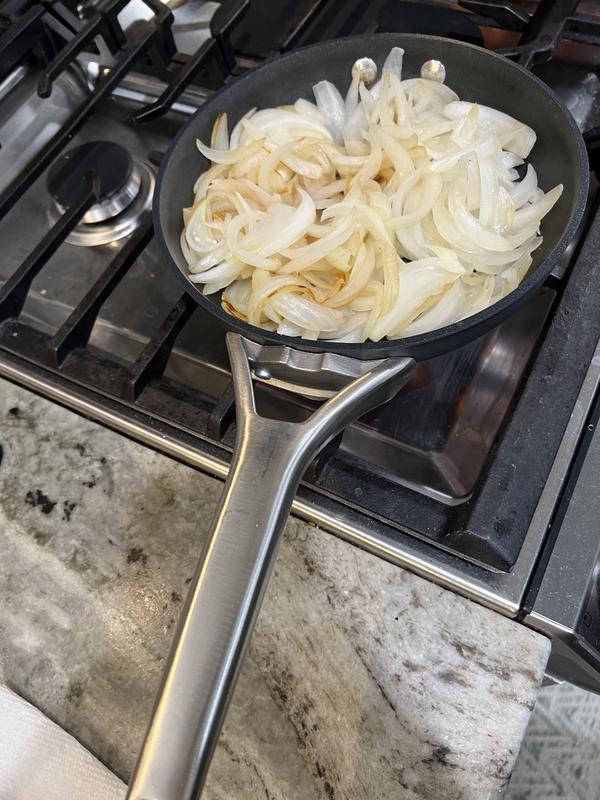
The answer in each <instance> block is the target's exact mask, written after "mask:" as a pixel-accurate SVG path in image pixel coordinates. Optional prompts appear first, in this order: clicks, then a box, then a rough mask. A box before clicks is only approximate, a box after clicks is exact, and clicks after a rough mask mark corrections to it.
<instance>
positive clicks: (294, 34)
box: [281, 0, 327, 52]
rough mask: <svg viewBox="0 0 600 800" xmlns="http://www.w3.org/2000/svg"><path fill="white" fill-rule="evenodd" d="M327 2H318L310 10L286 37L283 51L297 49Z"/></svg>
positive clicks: (323, 0)
mask: <svg viewBox="0 0 600 800" xmlns="http://www.w3.org/2000/svg"><path fill="white" fill-rule="evenodd" d="M326 2H327V0H317V1H316V3H315V4H314V5H313V6H312V7H311V8H309V9H308V11H307V12H306V14H305V15H304V16H303V17H302V19H301V20H300V21H299V22H298V24H297V25H296V26H295V28H294V29H293V30H292V31H290V33H289V34H288V35H287V36H286V38H285V41H284V42H283V43H282V46H281V49H282V51H284V52H285V51H287V50H290V49H291V48H293V47H295V46H296V45H297V44H298V42H299V41H300V39H301V38H302V36H303V35H304V34H305V33H306V31H307V30H308V29H309V27H310V26H311V25H312V23H313V21H314V19H315V17H317V16H318V15H319V14H320V12H321V11H322V9H323V8H324V7H325V4H326Z"/></svg>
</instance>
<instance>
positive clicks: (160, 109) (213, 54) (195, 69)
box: [133, 39, 226, 122]
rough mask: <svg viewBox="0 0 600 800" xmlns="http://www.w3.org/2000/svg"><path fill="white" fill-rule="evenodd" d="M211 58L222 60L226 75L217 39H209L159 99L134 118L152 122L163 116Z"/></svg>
mask: <svg viewBox="0 0 600 800" xmlns="http://www.w3.org/2000/svg"><path fill="white" fill-rule="evenodd" d="M210 59H215V60H217V61H218V62H221V67H222V70H221V72H222V76H223V78H224V77H225V75H226V72H225V69H224V65H223V64H222V57H221V52H220V50H219V47H218V45H217V42H216V41H215V39H207V40H206V41H205V42H203V43H202V45H201V46H200V47H199V48H198V50H197V52H196V53H195V54H194V55H193V56H191V57H190V59H189V60H188V61H187V63H186V64H185V66H184V67H183V68H182V69H181V70H180V71H179V72H178V74H177V75H175V77H174V78H173V80H172V81H171V83H170V84H169V85H168V86H167V88H166V89H165V91H164V92H163V93H162V94H161V96H160V97H159V98H158V100H155V101H154V103H151V104H150V105H148V106H145V107H144V108H142V109H141V111H138V112H137V113H136V114H134V116H133V119H134V120H135V121H136V122H150V121H151V120H153V119H157V118H158V117H162V116H163V114H166V113H167V111H168V110H169V109H170V108H171V106H172V105H173V103H174V102H175V101H176V100H177V98H178V97H179V96H180V95H181V93H182V92H183V91H185V89H187V87H188V86H189V85H190V83H191V82H192V81H193V80H194V78H195V77H196V75H197V74H198V73H199V72H200V71H201V70H202V69H204V67H206V65H207V64H208V62H209V61H210Z"/></svg>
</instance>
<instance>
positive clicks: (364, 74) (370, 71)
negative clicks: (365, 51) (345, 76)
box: [352, 56, 377, 83]
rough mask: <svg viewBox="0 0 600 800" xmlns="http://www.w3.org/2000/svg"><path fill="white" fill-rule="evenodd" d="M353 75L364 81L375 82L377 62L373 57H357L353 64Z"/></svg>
mask: <svg viewBox="0 0 600 800" xmlns="http://www.w3.org/2000/svg"><path fill="white" fill-rule="evenodd" d="M352 77H353V78H356V77H358V78H359V80H361V81H363V83H373V81H374V80H375V78H376V77H377V64H376V63H375V62H374V61H373V59H372V58H367V57H366V56H364V57H363V58H357V59H356V61H355V62H354V64H353V65H352Z"/></svg>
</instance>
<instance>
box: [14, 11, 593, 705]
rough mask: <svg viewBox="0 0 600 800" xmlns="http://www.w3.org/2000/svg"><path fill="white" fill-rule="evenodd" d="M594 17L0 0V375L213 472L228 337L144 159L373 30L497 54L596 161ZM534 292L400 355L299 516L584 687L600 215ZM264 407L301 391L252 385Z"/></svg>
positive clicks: (228, 420)
mask: <svg viewBox="0 0 600 800" xmlns="http://www.w3.org/2000/svg"><path fill="white" fill-rule="evenodd" d="M595 6H596V4H595V3H584V2H581V3H577V2H564V0H563V1H561V2H548V0H542V2H539V3H535V2H534V3H505V2H485V1H483V0H465V1H464V2H461V3H451V2H441V3H440V2H438V3H433V2H402V0H395V1H393V0H377V1H376V2H366V0H352V2H341V0H340V1H339V2H337V0H329V1H328V2H322V0H305V1H304V2H293V3H292V2H287V1H286V2H282V3H279V4H278V5H277V7H276V10H274V6H273V5H272V4H269V3H267V2H266V0H250V1H249V0H237V1H236V2H231V1H229V0H228V2H223V3H221V4H218V3H213V2H200V1H199V0H187V2H185V0H184V2H179V1H178V0H176V1H175V2H171V3H164V4H163V3H161V2H158V0H130V2H129V3H126V2H124V0H100V2H95V0H89V2H86V0H81V2H79V3H74V2H71V0H56V1H55V2H45V3H44V4H38V3H36V2H32V1H31V0H6V1H5V2H4V3H3V4H2V5H0V143H1V148H0V165H1V166H2V169H0V215H1V217H2V219H1V221H0V236H1V237H2V243H3V249H2V250H3V252H2V258H1V259H0V375H2V376H4V377H6V378H8V379H10V380H13V381H16V382H18V383H21V384H23V385H24V386H27V387H29V388H30V389H32V390H33V391H36V392H39V393H41V394H44V395H46V396H47V397H50V398H52V399H54V400H55V401H57V402H59V403H62V404H64V405H66V406H68V407H70V408H73V409H75V410H77V411H79V412H80V413H82V414H84V415H86V416H88V417H90V418H92V419H95V420H98V421H100V422H102V423H104V424H106V425H108V426H111V427H113V428H115V429H116V430H118V431H121V432H122V433H124V434H125V435H128V436H131V437H132V438H135V439H138V440H139V441H141V442H143V443H145V444H147V445H148V446H150V447H154V448H156V449H158V450H161V451H162V452H165V453H167V454H169V455H170V456H173V457H175V458H178V459H180V460H182V461H184V462H186V463H188V464H190V465H191V466H193V467H196V468H198V469H201V470H204V471H207V472H209V473H211V474H213V475H215V476H216V477H219V478H224V477H225V476H226V474H227V470H228V463H229V460H230V456H231V451H232V446H233V441H234V401H233V392H232V387H231V376H230V372H229V366H228V360H227V355H226V351H225V345H224V336H223V333H222V331H221V329H220V328H219V327H218V326H217V323H216V322H215V321H214V320H213V319H212V318H207V317H206V316H204V315H202V313H201V311H200V310H199V309H196V306H195V304H194V303H193V301H191V300H190V299H189V297H188V296H187V295H185V294H184V295H182V294H181V289H180V288H179V287H178V284H177V283H176V281H175V279H174V278H173V277H172V276H171V274H170V273H169V271H168V270H167V269H165V268H164V265H163V262H162V259H161V256H160V254H159V252H158V249H157V248H156V245H155V242H154V240H153V230H152V224H151V220H150V215H149V209H150V207H151V202H152V193H153V189H154V184H155V174H156V169H157V166H158V165H159V164H160V160H161V157H162V155H163V154H164V152H165V150H166V149H167V147H168V146H169V143H170V142H171V140H172V139H173V137H174V136H175V134H176V133H177V131H178V129H179V127H180V126H181V125H182V124H183V122H184V121H185V120H186V118H187V117H188V116H189V115H190V114H192V113H193V112H194V111H195V110H196V109H197V108H198V107H199V106H201V104H202V103H203V102H204V101H205V99H206V98H207V97H208V96H209V95H210V94H211V93H212V92H214V91H215V90H216V89H218V88H219V87H220V86H222V85H224V84H225V83H226V82H227V81H229V80H231V79H232V77H235V76H236V75H239V74H241V73H242V72H243V71H245V70H247V69H251V68H252V67H253V66H255V65H257V64H260V63H262V62H263V61H264V60H265V59H269V58H272V57H274V56H276V55H277V54H278V53H281V52H284V51H286V50H289V49H291V48H295V47H300V46H302V45H304V44H308V43H312V42H315V41H319V40H324V39H328V38H333V37H336V36H347V35H351V34H355V33H362V32H373V31H407V32H411V31H412V32H420V33H433V34H438V35H445V36H451V37H453V38H459V39H463V40H466V41H470V42H474V43H476V44H480V45H483V46H487V47H492V48H494V49H499V50H501V51H503V52H504V53H505V54H506V55H507V56H508V57H511V58H514V59H516V60H518V61H520V62H521V63H522V64H523V65H525V66H526V67H528V68H530V69H532V70H534V71H535V72H536V74H538V75H539V76H540V77H541V78H542V79H543V80H545V81H546V82H548V83H549V84H550V85H551V86H552V87H553V88H554V89H555V90H556V91H557V93H558V94H559V95H560V96H561V97H562V99H563V100H564V102H565V103H566V105H567V106H568V107H569V109H570V110H571V112H572V113H573V115H574V117H575V119H576V120H577V122H578V124H579V125H580V127H581V128H582V130H584V131H585V132H586V141H587V143H588V147H589V154H590V163H591V167H592V169H595V168H596V167H597V165H598V164H599V163H600V162H599V161H598V148H599V147H600V145H599V144H598V143H599V142H600V128H599V127H598V126H599V125H600V102H598V100H599V98H600V81H599V79H598V77H597V72H598V66H599V64H600V16H594V15H593V11H594V7H595ZM591 186H592V188H591V191H590V198H589V202H588V208H587V213H586V216H585V219H584V222H583V224H582V226H581V228H580V230H579V232H578V235H577V237H576V240H575V241H574V242H573V244H572V246H571V247H570V248H569V250H568V253H567V254H566V256H565V258H564V259H563V260H562V261H561V263H560V264H559V265H558V266H557V268H556V269H555V270H554V273H553V275H552V276H551V278H550V280H549V281H548V282H547V284H546V285H545V286H544V287H543V288H542V290H541V291H540V292H539V293H538V295H536V296H535V297H534V298H533V299H532V300H531V301H530V302H529V303H528V304H527V305H526V306H524V307H523V308H522V309H521V310H520V311H519V312H518V313H517V314H516V315H515V316H514V317H513V318H511V319H510V320H509V321H508V322H505V323H503V324H502V325H500V326H499V327H498V328H496V329H495V330H494V331H493V332H492V333H490V334H489V335H487V336H485V337H483V338H482V339H480V340H478V341H476V342H474V343H472V344H470V345H468V346H467V347H464V348H463V349H461V350H458V351H455V352H454V353H451V354H449V355H447V356H443V357H440V358H437V359H435V360H432V361H429V362H425V363H422V364H420V365H419V367H418V369H417V371H416V373H415V375H414V377H413V379H412V380H411V383H410V384H409V385H408V387H407V388H406V389H405V390H404V391H403V392H401V393H400V395H398V397H397V398H396V399H395V400H393V401H391V402H390V403H388V404H387V405H385V406H383V407H382V408H380V409H378V410H376V411H374V412H372V413H371V414H369V415H367V416H366V417H364V418H363V419H361V420H360V421H359V422H357V423H356V424H354V425H352V426H351V427H350V428H349V429H348V430H347V431H346V432H345V433H344V434H343V435H342V436H341V437H338V439H337V440H335V441H334V442H332V443H331V444H330V445H329V446H328V447H327V448H326V450H325V451H324V452H323V453H322V454H321V455H320V456H319V457H318V459H317V460H316V461H315V462H314V463H313V464H312V465H311V467H310V469H309V470H308V472H307V474H306V475H305V478H304V481H303V484H302V486H301V488H300V491H299V493H298V496H297V498H296V500H295V502H294V506H293V510H294V512H295V513H296V514H298V515H300V516H302V517H304V518H305V519H308V520H309V521H312V522H314V523H315V524H318V525H319V526H321V527H322V528H324V529H325V530H327V531H330V532H332V533H334V534H336V535H338V536H341V537H343V538H345V539H347V540H349V541H351V542H353V543H354V544H356V545H358V546H360V547H363V548H365V549H367V550H370V551H371V552H373V553H376V554H378V555H380V556H382V557H383V558H386V559H388V560H391V561H393V562H395V563H397V564H399V565H402V566H404V567H407V568H409V569H412V570H414V571H416V572H418V573H420V574H421V575H424V576H426V577H428V578H429V579H431V580H434V581H436V582H438V583H440V584H443V585H444V586H447V587H448V588H451V589H453V590H454V591H457V592H460V593H462V594H465V595H467V596H469V597H471V598H472V599H474V600H476V601H478V602H481V603H483V604H485V605H488V606H490V607H492V608H494V609H496V610H497V611H498V612H500V613H502V614H505V615H507V616H511V617H513V618H515V619H518V620H520V621H521V622H522V623H523V624H525V625H529V626H532V627H534V628H536V629H538V630H540V631H542V632H544V633H545V634H547V635H549V636H551V637H552V640H553V654H552V658H551V661H550V666H549V670H550V672H551V673H552V674H554V675H555V676H556V677H558V678H563V679H565V678H566V679H568V680H571V681H573V682H577V683H579V684H581V685H584V686H587V687H589V688H592V689H595V690H597V691H600V607H599V604H598V598H597V572H598V565H599V564H600V561H599V558H598V551H599V546H600V528H599V526H598V523H597V516H598V515H597V513H596V507H597V505H598V504H599V503H600V477H599V475H600V469H599V468H600V437H599V436H597V435H596V424H597V417H598V415H599V413H600V404H599V402H598V399H597V392H598V386H599V382H600V345H599V340H600V314H598V308H599V307H600V280H599V278H600V270H599V269H598V268H597V253H598V251H599V249H600V211H599V208H598V191H597V190H598V183H597V182H596V181H595V179H594V180H592V182H591ZM257 402H258V404H259V407H260V411H261V412H262V413H265V414H267V415H269V416H276V417H280V418H290V419H300V418H302V417H303V416H306V415H307V414H308V413H310V411H311V409H312V408H314V403H315V401H313V400H310V399H306V398H304V397H300V396H298V395H293V394H290V393H289V392H286V391H285V390H284V389H281V388H274V387H272V386H269V385H267V384H266V383H264V384H263V383H259V384H258V385H257Z"/></svg>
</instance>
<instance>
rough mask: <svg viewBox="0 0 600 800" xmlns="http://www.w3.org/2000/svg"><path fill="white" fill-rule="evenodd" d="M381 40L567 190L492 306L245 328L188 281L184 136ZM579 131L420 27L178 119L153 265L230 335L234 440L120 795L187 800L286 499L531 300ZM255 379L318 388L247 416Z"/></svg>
mask: <svg viewBox="0 0 600 800" xmlns="http://www.w3.org/2000/svg"><path fill="white" fill-rule="evenodd" d="M394 46H399V47H403V48H404V50H405V56H404V67H403V77H417V76H418V75H419V73H420V68H421V65H422V64H423V63H424V62H425V61H427V60H429V59H431V58H435V59H438V60H440V61H442V62H443V64H444V65H445V67H446V71H447V76H448V78H447V82H448V85H449V86H451V87H452V88H453V89H454V90H455V91H456V92H457V93H458V95H459V97H460V98H461V99H464V100H471V101H476V102H481V103H484V104H486V105H491V106H493V107H494V108H497V109H499V110H500V111H504V112H506V113H507V114H510V115H511V116H513V117H515V118H517V119H519V120H521V121H522V122H524V123H526V124H528V125H530V126H531V127H532V128H533V129H534V130H535V131H536V132H537V133H538V141H537V144H536V146H535V148H534V150H533V152H532V154H531V157H530V159H529V160H530V161H531V163H533V165H534V167H535V169H536V172H537V174H538V179H539V184H540V186H541V187H542V188H544V189H546V190H547V189H550V188H552V187H553V186H555V185H556V184H557V183H562V184H563V185H564V192H563V195H562V197H561V198H560V200H559V201H558V203H557V204H556V205H555V207H554V208H553V209H552V211H551V212H550V213H549V214H548V215H547V217H546V218H545V219H544V220H543V223H542V234H543V237H544V241H543V244H542V245H541V247H539V248H538V250H536V251H535V252H534V254H533V256H534V263H533V264H532V267H531V269H530V271H529V273H528V275H527V276H526V277H525V279H524V280H523V282H522V283H521V284H520V286H519V287H518V288H517V289H516V290H515V291H513V292H512V293H511V294H510V295H508V296H507V297H505V298H504V299H502V300H500V301H499V302H498V303H496V304H495V305H493V306H491V307H490V308H487V309H485V310H484V311H481V312H480V313H478V314H475V315H474V316H471V317H468V318H467V319H464V320H462V321H460V322H456V323H454V324H452V325H449V326H446V327H444V328H441V329H439V330H437V331H432V332H430V333H425V334H421V335H419V336H413V337H410V338H406V339H396V340H393V341H384V342H377V343H374V342H366V343H364V344H338V343H331V342H326V341H316V342H308V341H304V340H300V339H295V338H290V337H286V336H281V335H278V334H275V333H270V332H267V331H264V330H262V329H259V328H255V327H253V326H251V325H248V324H246V323H245V322H243V321H241V320H239V319H237V318H235V317H232V316H230V315H228V314H227V313H226V312H225V311H223V310H222V308H221V306H220V299H219V297H207V296H204V295H203V294H202V293H201V291H200V290H199V289H198V287H197V286H196V285H194V284H193V283H191V281H189V280H188V278H187V276H186V262H185V259H184V257H183V254H182V252H181V249H180V244H179V237H180V233H181V228H182V217H181V211H182V209H183V208H184V207H186V206H189V205H191V200H192V197H193V192H192V185H193V182H194V180H195V178H196V177H197V176H198V175H199V174H200V173H201V172H202V171H204V170H205V169H207V168H208V166H209V165H208V163H207V162H206V161H205V159H204V158H203V157H202V156H201V155H200V153H199V152H198V150H197V148H196V144H195V142H196V139H197V138H200V139H202V140H203V141H205V142H206V141H209V140H210V133H211V129H212V126H213V123H214V120H215V117H216V115H217V113H218V112H223V111H225V112H227V115H228V119H229V124H230V126H232V125H233V124H235V122H237V120H238V119H239V118H240V117H241V116H242V115H243V114H244V113H246V112H247V111H248V110H249V109H250V108H252V107H253V106H258V107H259V108H261V107H262V108H265V107H271V106H276V105H281V104H285V103H289V102H293V101H294V100H295V99H296V98H298V97H300V96H302V97H306V98H307V99H309V98H311V87H312V86H313V85H314V84H315V83H317V82H318V81H319V80H321V79H323V78H328V79H329V80H331V81H333V82H334V83H335V84H336V85H337V86H338V88H339V89H340V90H341V91H342V92H344V91H345V90H346V87H347V85H348V83H349V76H350V72H351V68H352V65H353V63H354V62H355V61H356V60H357V59H358V58H360V57H363V56H368V57H370V58H372V59H373V60H374V61H375V62H376V63H377V64H378V65H379V66H381V64H382V63H383V61H384V59H385V57H386V55H387V54H388V52H389V51H390V49H391V48H392V47H394ZM587 184H588V167H587V156H586V152H585V147H584V144H583V140H582V137H581V135H580V133H579V131H578V129H577V126H576V124H575V122H574V120H573V119H572V117H571V115H570V114H569V112H568V111H567V110H566V109H565V108H564V106H563V105H562V103H561V102H560V101H559V100H558V98H557V97H556V96H555V95H554V94H553V92H552V91H551V90H550V89H549V88H548V87H547V86H546V85H545V84H543V83H542V82H541V81H539V80H538V79H537V78H536V77H535V76H534V75H532V74H531V73H530V72H527V71H526V70H524V69H523V68H521V67H520V66H518V65H517V64H515V63H513V62H511V61H509V60H507V59H505V58H504V57H502V56H499V55H497V54H494V53H493V52H490V51H487V50H483V49H481V48H478V47H475V46H473V45H468V44H464V43H461V42H456V41H453V40H450V39H442V38H437V37H432V36H421V35H417V34H389V35H387V34H376V35H370V36H360V37H355V38H348V39H343V40H337V41H331V42H326V43H322V44H318V45H314V46H311V47H307V48H304V49H302V50H298V51H295V52H293V53H291V54H290V55H286V56H283V57H281V58H279V59H277V60H275V61H273V62H271V63H268V64H265V65H264V66H262V67H260V68H258V69H256V70H253V71H252V72H250V73H248V74H246V75H245V76H244V77H242V78H241V79H239V80H237V81H236V82H234V83H232V84H231V85H228V86H227V87H226V88H225V89H223V90H222V91H221V92H219V93H218V94H216V95H214V96H213V97H212V98H211V99H210V100H209V101H208V102H207V103H206V105H204V106H203V107H202V108H201V109H200V110H199V111H198V112H197V114H196V115H195V116H194V117H192V118H191V119H190V121H189V122H188V123H187V125H185V127H184V128H183V129H182V130H181V132H180V133H179V135H178V136H177V138H176V139H175V141H174V142H173V144H172V146H171V148H170V150H169V152H168V153H167V155H166V156H165V158H164V159H163V162H162V165H161V170H160V174H159V177H158V184H157V192H156V196H155V202H154V223H155V229H156V235H157V237H158V241H159V243H160V246H161V248H162V250H163V253H164V256H165V260H166V262H167V264H168V265H169V267H170V268H171V269H172V270H173V272H174V274H175V276H176V277H177V279H178V280H179V281H180V282H181V284H182V285H183V286H184V288H185V289H186V291H188V292H189V293H190V294H191V295H192V296H193V297H194V298H195V300H196V301H197V303H198V305H199V306H200V307H201V308H202V310H203V311H204V312H205V313H209V314H212V315H213V316H215V317H217V318H218V319H219V320H220V321H221V322H222V323H223V325H224V326H225V327H226V328H227V329H229V333H227V346H228V350H229V356H230V362H231V369H232V374H233V383H234V391H235V400H236V415H237V440H236V447H235V455H234V458H233V462H232V465H231V470H230V473H229V478H228V480H227V483H226V485H225V489H224V492H223V496H222V498H221V501H220V504H219V507H218V510H217V513H216V517H215V520H214V522H213V526H212V532H211V534H210V536H209V537H208V541H207V543H206V545H205V547H204V550H203V552H202V555H201V559H200V563H199V566H198V570H197V572H196V575H195V577H194V579H193V581H192V584H191V586H190V591H189V595H188V598H187V600H186V604H185V607H184V609H183V611H182V614H181V619H180V622H179V629H178V633H177V635H176V638H175V642H174V644H173V646H172V650H171V654H170V657H169V661H168V665H167V667H166V669H165V672H164V676H163V682H162V686H161V690H160V692H159V695H158V699H157V702H156V705H155V708H154V712H153V716H152V721H151V723H150V727H149V729H148V733H147V736H146V739H145V742H144V745H143V747H142V750H141V753H140V756H139V759H138V763H137V766H136V770H135V772H134V776H133V779H132V782H131V784H130V790H129V794H128V797H129V798H131V799H132V800H192V798H197V797H198V796H199V794H200V792H201V791H202V787H203V785H204V781H205V779H206V774H207V771H208V767H209V765H210V761H211V757H212V754H213V751H214V748H215V745H216V742H217V739H218V735H219V732H220V729H221V725H222V723H223V719H224V717H225V714H226V711H227V706H228V703H229V700H230V697H231V694H232V691H233V688H234V685H235V681H236V677H237V673H238V670H239V667H240V664H241V661H242V657H243V654H244V651H245V649H246V646H247V644H248V642H249V639H250V636H251V632H252V629H253V625H254V622H255V619H256V616H257V613H258V610H259V607H260V603H261V600H262V596H263V593H264V589H265V587H266V584H267V581H268V578H269V574H270V571H271V568H272V566H273V562H274V559H275V555H276V551H277V547H278V544H279V540H280V538H281V532H282V530H283V527H284V524H285V521H286V519H287V516H288V514H289V511H290V507H291V503H292V499H293V497H294V494H295V492H296V489H297V487H298V484H299V482H300V480H301V478H302V475H303V473H304V471H305V469H306V467H307V466H308V465H309V463H310V461H311V460H312V459H313V458H314V456H315V455H316V454H317V453H318V452H319V451H320V449H321V448H322V447H324V446H325V444H326V443H327V442H328V441H330V440H331V439H332V438H333V437H334V436H335V435H336V434H337V433H339V432H340V431H341V430H343V428H344V427H345V426H346V425H347V424H349V423H350V422H351V421H353V420H354V419H356V418H358V417H359V416H361V415H362V414H363V413H366V412H367V411H368V410H370V409H371V408H374V407H376V406H377V405H379V404H381V403H383V402H385V401H387V400H389V399H390V398H391V397H393V396H394V394H395V393H396V392H397V391H398V390H399V389H400V388H401V387H402V385H404V383H406V381H407V380H408V379H409V377H410V375H411V373H412V371H413V369H414V366H415V362H416V360H422V359H428V358H432V357H434V356H437V355H439V354H441V353H443V352H445V351H448V350H450V349H453V348H456V347H460V346H462V345H464V344H466V343H467V342H469V341H471V340H472V339H474V338H476V337H478V336H481V335H482V334H484V333H485V332H487V331H488V330H490V329H491V328H493V327H494V326H495V325H497V324H498V323H499V322H501V321H502V320H504V319H505V318H506V317H508V316H509V315H510V314H511V313H512V312H513V311H514V310H515V309H516V308H517V307H518V306H519V305H520V304H521V303H523V302H524V301H525V300H526V299H527V298H528V297H530V296H531V295H532V293H534V292H535V291H536V290H537V289H538V288H539V287H540V286H541V285H542V283H543V282H544V280H545V279H546V278H547V276H548V275H549V273H550V271H551V269H552V267H553V266H554V264H555V263H556V261H557V260H558V259H559V258H560V256H561V255H562V253H563V252H564V250H565V248H566V246H567V245H568V243H569V242H570V240H571V239H572V237H573V236H574V233H575V231H576V229H577V226H578V224H579V222H580V220H581V216H582V214H583V210H584V207H585V201H586V197H587ZM253 377H255V378H260V379H262V380H269V381H271V382H272V383H275V384H276V385H280V386H284V387H287V388H294V389H296V390H300V391H302V392H304V393H307V394H309V395H311V396H313V397H322V398H323V397H329V399H328V400H327V402H325V403H323V404H322V405H321V406H320V407H319V408H318V409H317V410H316V411H315V412H314V413H313V414H312V416H311V417H310V418H309V419H308V420H306V421H305V422H302V423H297V422H295V423H294V422H284V421H281V420H274V419H267V418H263V417H261V416H259V414H258V413H257V411H256V406H255V402H254V392H253Z"/></svg>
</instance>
